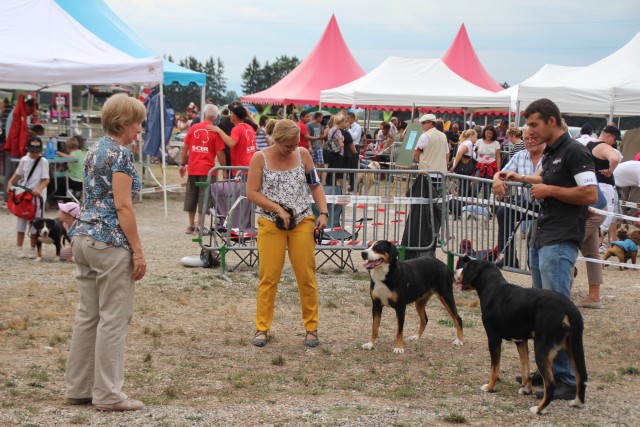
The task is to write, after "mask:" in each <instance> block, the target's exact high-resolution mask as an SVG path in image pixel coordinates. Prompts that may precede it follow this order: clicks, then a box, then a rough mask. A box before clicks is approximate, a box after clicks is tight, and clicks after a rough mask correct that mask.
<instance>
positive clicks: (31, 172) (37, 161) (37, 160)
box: [24, 156, 42, 187]
mask: <svg viewBox="0 0 640 427" xmlns="http://www.w3.org/2000/svg"><path fill="white" fill-rule="evenodd" d="M41 158H42V156H39V157H38V158H37V159H36V161H35V162H34V163H33V166H31V170H30V171H29V176H27V180H26V181H25V182H24V183H25V187H26V185H27V182H29V180H30V179H31V175H33V172H35V170H36V166H38V163H40V159H41Z"/></svg>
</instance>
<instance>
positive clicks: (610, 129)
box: [602, 125, 622, 141]
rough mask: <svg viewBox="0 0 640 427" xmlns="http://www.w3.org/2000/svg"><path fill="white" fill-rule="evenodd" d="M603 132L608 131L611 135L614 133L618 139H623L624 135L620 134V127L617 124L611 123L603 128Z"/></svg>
mask: <svg viewBox="0 0 640 427" xmlns="http://www.w3.org/2000/svg"><path fill="white" fill-rule="evenodd" d="M602 132H604V133H608V134H610V135H613V137H614V138H615V139H616V141H620V140H622V135H621V134H620V129H618V128H617V127H615V126H612V125H609V126H607V127H605V128H604V129H602Z"/></svg>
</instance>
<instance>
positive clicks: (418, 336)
mask: <svg viewBox="0 0 640 427" xmlns="http://www.w3.org/2000/svg"><path fill="white" fill-rule="evenodd" d="M407 339H408V340H409V341H418V340H419V339H420V335H411V336H410V337H409V338H407Z"/></svg>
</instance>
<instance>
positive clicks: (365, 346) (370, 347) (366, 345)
mask: <svg viewBox="0 0 640 427" xmlns="http://www.w3.org/2000/svg"><path fill="white" fill-rule="evenodd" d="M362 348H363V349H365V350H373V343H372V342H367V343H364V344H362Z"/></svg>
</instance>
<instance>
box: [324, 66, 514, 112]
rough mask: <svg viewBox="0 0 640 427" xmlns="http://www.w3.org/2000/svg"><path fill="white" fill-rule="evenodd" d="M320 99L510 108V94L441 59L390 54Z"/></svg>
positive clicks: (348, 103) (341, 102) (346, 103)
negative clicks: (461, 73)
mask: <svg viewBox="0 0 640 427" xmlns="http://www.w3.org/2000/svg"><path fill="white" fill-rule="evenodd" d="M320 101H321V102H322V104H323V105H327V106H354V105H355V106H372V107H388V106H393V107H411V106H413V105H415V106H420V107H431V108H434V109H436V108H442V109H447V108H455V109H465V108H466V109H470V110H478V109H493V110H496V109H502V110H507V109H508V108H509V101H510V97H509V96H508V95H500V94H496V93H494V92H490V91H488V90H486V89H483V88H481V87H479V86H476V85H474V84H473V83H470V82H468V81H467V80H465V79H463V78H462V77H460V76H458V75H457V74H456V73H454V72H453V71H451V69H449V67H447V66H446V65H445V63H444V62H442V60H441V59H415V58H400V57H395V56H391V57H389V58H387V59H386V60H385V61H384V62H383V63H382V64H380V65H379V66H378V67H376V68H375V69H374V70H372V71H371V72H370V73H368V74H366V75H365V76H363V77H361V78H359V79H356V80H354V81H352V82H351V83H347V84H346V85H343V86H340V87H337V88H334V89H328V90H323V91H322V92H321V95H320Z"/></svg>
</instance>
